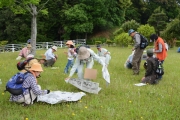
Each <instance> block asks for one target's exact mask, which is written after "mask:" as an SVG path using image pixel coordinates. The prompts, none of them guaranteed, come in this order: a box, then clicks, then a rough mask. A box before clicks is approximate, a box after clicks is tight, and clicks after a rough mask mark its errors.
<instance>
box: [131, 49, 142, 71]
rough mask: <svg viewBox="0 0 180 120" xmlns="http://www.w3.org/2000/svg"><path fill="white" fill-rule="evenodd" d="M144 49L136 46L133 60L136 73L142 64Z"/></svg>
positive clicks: (133, 68)
mask: <svg viewBox="0 0 180 120" xmlns="http://www.w3.org/2000/svg"><path fill="white" fill-rule="evenodd" d="M143 51H144V49H140V47H138V48H136V50H135V52H134V55H133V60H132V70H133V73H134V74H139V69H140V64H141V56H142V54H143Z"/></svg>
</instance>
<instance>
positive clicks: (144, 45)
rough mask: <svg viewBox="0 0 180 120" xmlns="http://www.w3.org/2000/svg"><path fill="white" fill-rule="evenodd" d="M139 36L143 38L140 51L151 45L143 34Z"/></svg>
mask: <svg viewBox="0 0 180 120" xmlns="http://www.w3.org/2000/svg"><path fill="white" fill-rule="evenodd" d="M138 34H139V33H138ZM139 35H140V38H141V42H140V49H145V48H146V47H147V46H148V44H149V43H148V39H147V38H146V37H144V36H143V35H141V34H139Z"/></svg>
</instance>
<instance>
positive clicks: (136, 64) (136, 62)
mask: <svg viewBox="0 0 180 120" xmlns="http://www.w3.org/2000/svg"><path fill="white" fill-rule="evenodd" d="M128 34H129V36H131V37H132V38H133V40H134V43H135V44H134V47H133V48H132V51H134V50H135V52H134V56H133V60H132V70H133V75H139V72H140V64H141V56H142V54H143V51H144V49H141V48H140V43H141V36H140V34H139V33H137V32H136V31H135V30H133V29H130V30H129V31H128Z"/></svg>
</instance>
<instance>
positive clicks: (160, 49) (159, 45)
mask: <svg viewBox="0 0 180 120" xmlns="http://www.w3.org/2000/svg"><path fill="white" fill-rule="evenodd" d="M158 48H159V49H158V50H155V51H154V52H155V53H159V52H162V44H161V43H158Z"/></svg>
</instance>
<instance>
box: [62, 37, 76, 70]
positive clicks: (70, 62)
mask: <svg viewBox="0 0 180 120" xmlns="http://www.w3.org/2000/svg"><path fill="white" fill-rule="evenodd" d="M66 46H67V47H68V51H67V52H64V53H65V54H66V55H67V59H68V62H67V64H66V67H65V69H64V73H65V74H67V73H68V71H69V68H70V67H72V66H73V63H74V58H75V57H76V55H77V53H76V52H75V47H74V43H73V42H72V41H71V40H68V41H67V42H66Z"/></svg>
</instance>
